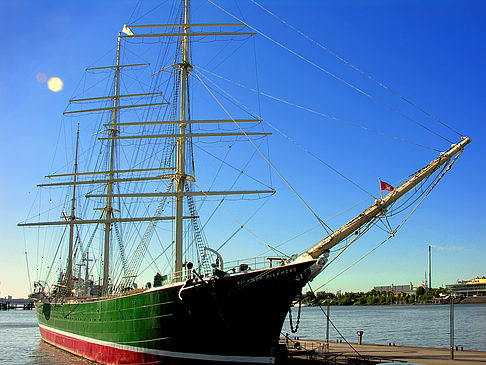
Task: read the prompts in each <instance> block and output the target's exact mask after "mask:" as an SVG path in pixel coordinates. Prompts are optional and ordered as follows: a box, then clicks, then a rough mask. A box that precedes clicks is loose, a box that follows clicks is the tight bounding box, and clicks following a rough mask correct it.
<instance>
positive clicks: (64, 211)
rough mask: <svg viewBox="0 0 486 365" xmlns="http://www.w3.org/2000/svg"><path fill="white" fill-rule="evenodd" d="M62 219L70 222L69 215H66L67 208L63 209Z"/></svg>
mask: <svg viewBox="0 0 486 365" xmlns="http://www.w3.org/2000/svg"><path fill="white" fill-rule="evenodd" d="M62 217H63V218H64V219H65V220H68V216H67V213H66V208H65V207H62Z"/></svg>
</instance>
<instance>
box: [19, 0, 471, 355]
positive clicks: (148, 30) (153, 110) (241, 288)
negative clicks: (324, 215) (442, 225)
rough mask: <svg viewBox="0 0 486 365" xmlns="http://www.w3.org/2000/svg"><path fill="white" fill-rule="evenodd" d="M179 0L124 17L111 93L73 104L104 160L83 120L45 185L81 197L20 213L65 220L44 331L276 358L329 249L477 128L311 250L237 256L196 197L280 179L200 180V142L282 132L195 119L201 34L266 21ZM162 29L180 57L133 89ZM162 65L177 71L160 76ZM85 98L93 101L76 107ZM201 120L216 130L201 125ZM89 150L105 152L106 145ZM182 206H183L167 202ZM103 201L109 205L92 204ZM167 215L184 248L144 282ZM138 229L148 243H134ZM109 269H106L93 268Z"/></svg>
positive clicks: (78, 341) (57, 337)
mask: <svg viewBox="0 0 486 365" xmlns="http://www.w3.org/2000/svg"><path fill="white" fill-rule="evenodd" d="M178 9H179V13H178V17H179V19H180V21H179V22H176V23H174V24H165V25H154V24H152V25H139V24H132V25H128V26H127V25H125V26H124V27H123V30H122V32H120V33H119V35H118V39H117V48H116V62H115V64H114V65H109V66H101V67H92V68H90V69H88V71H93V72H97V71H100V72H105V71H109V72H112V74H113V76H114V78H113V83H112V86H111V88H110V89H111V92H109V93H108V95H106V96H94V97H86V98H78V99H73V100H70V106H71V107H70V108H69V109H68V110H67V111H66V112H65V113H64V114H65V115H66V116H70V115H84V114H86V115H99V116H101V117H100V118H99V120H100V124H99V127H100V130H101V132H100V133H98V134H97V135H96V136H95V138H96V142H97V143H98V144H99V146H100V149H99V151H100V152H99V153H98V154H96V153H94V156H95V157H94V159H97V160H96V162H94V163H93V165H94V166H95V169H93V170H91V171H89V170H87V171H81V170H80V168H79V167H78V165H79V161H78V160H79V158H80V157H81V155H82V153H80V152H79V151H78V150H79V147H78V143H79V127H78V132H77V139H76V149H75V157H74V171H73V172H72V173H62V174H55V175H49V176H47V177H48V178H49V179H53V180H54V179H63V181H59V180H56V181H55V182H52V183H51V182H50V183H47V184H42V185H40V186H42V187H57V188H66V189H67V191H68V192H69V199H68V200H65V201H66V202H67V203H66V205H67V204H69V206H70V208H68V209H66V210H65V211H64V213H62V217H61V219H60V220H59V219H58V220H55V221H45V222H33V223H22V224H20V226H57V227H60V229H61V230H60V231H59V232H60V236H59V237H57V240H58V241H59V246H58V247H57V248H56V249H55V250H54V249H53V253H54V258H53V261H52V262H53V263H52V264H51V266H50V267H49V272H48V275H47V276H48V277H50V278H52V276H53V275H56V277H55V280H54V283H49V281H48V280H45V281H41V280H39V281H36V282H35V290H34V294H33V297H34V298H35V299H36V304H35V307H36V312H37V317H38V322H39V328H40V332H41V337H42V339H43V340H44V341H45V342H47V343H50V344H52V345H54V346H56V347H59V348H61V349H63V350H66V351H69V352H71V353H73V354H76V355H79V356H81V357H84V358H86V359H89V360H91V361H95V362H99V363H107V364H109V363H156V362H159V361H160V362H161V363H164V364H184V363H190V364H193V363H197V362H201V363H204V362H217V363H262V364H263V363H267V364H271V363H274V362H275V359H276V358H277V357H278V354H279V337H280V332H281V329H282V325H283V323H284V320H285V317H286V315H287V313H288V311H289V308H290V307H291V305H292V302H293V301H294V300H295V298H296V297H298V296H299V294H301V291H302V288H303V287H304V286H305V285H306V284H307V283H309V282H310V281H312V280H313V279H314V278H315V277H316V276H317V275H318V274H319V273H320V272H321V271H322V270H323V269H324V268H325V265H326V262H327V260H328V257H329V252H330V250H331V249H332V248H333V247H335V246H336V245H338V244H340V243H342V242H343V241H344V240H346V239H348V238H349V237H354V236H355V235H356V236H360V235H361V234H362V233H364V232H366V231H367V230H368V228H369V227H371V225H372V224H373V223H374V222H376V221H377V220H380V219H382V218H384V217H386V212H387V211H388V210H389V209H390V208H391V207H392V205H393V204H394V203H395V202H396V201H397V200H398V199H400V198H401V197H402V196H404V195H405V194H407V193H408V192H409V191H411V190H412V189H414V188H415V187H417V186H419V185H420V184H422V183H423V182H424V181H425V180H427V179H428V178H429V177H430V176H432V175H433V174H436V173H443V171H447V167H448V166H450V164H451V163H453V162H454V161H455V158H457V156H458V154H460V153H461V152H462V150H463V149H464V147H465V146H466V145H467V144H468V143H469V142H470V139H469V138H467V137H463V138H462V139H461V141H459V142H458V143H457V144H454V145H453V146H452V147H451V148H450V149H449V150H447V151H445V152H442V153H441V154H440V156H439V157H437V158H436V159H434V160H433V161H432V162H430V164H428V165H427V166H426V167H424V168H423V169H421V170H419V171H418V172H416V173H414V174H412V175H411V177H410V178H409V179H408V180H407V181H405V182H404V183H403V184H401V185H400V186H398V187H396V188H395V189H393V190H392V191H391V192H389V193H388V194H387V195H385V196H384V197H381V198H380V199H377V200H376V201H374V203H373V204H372V205H371V206H370V207H369V208H367V209H365V210H364V211H363V212H362V213H360V214H359V215H357V216H356V217H355V218H353V219H352V220H350V221H349V222H348V223H346V224H345V225H344V226H342V227H341V228H339V229H337V230H335V231H333V232H330V233H329V234H328V235H327V236H326V237H324V238H323V239H322V240H320V241H319V242H317V243H316V244H315V245H313V246H312V247H311V248H309V249H308V250H306V251H305V252H303V253H302V254H300V255H295V256H291V257H270V258H264V257H262V258H260V259H258V260H255V259H252V260H250V259H248V260H239V261H237V262H232V263H228V262H224V261H223V257H222V256H221V255H220V253H219V252H218V250H215V249H212V248H210V247H209V245H208V244H207V242H206V239H205V236H204V234H203V229H202V228H203V224H202V223H201V221H200V217H199V215H198V209H197V204H196V201H195V198H202V199H207V198H211V197H215V196H220V197H224V196H248V195H252V196H257V197H261V196H265V195H271V194H274V193H275V190H273V189H272V188H265V189H260V190H221V191H213V190H201V189H198V185H197V183H196V182H197V179H198V177H197V176H196V174H195V171H196V168H195V163H194V159H193V156H194V152H195V151H194V144H193V141H194V140H196V139H197V140H200V139H208V140H214V139H217V140H218V141H222V140H225V139H228V138H235V137H242V138H243V139H246V140H247V141H248V142H249V143H253V142H252V141H253V138H260V137H264V136H266V135H268V134H269V133H266V132H264V131H263V132H262V131H261V130H259V129H258V126H259V125H260V122H261V119H259V118H254V117H251V118H247V119H236V118H233V117H232V116H230V114H229V113H228V117H227V118H226V119H194V118H193V116H192V115H191V109H190V105H191V98H190V93H189V92H190V90H191V88H190V87H189V85H190V82H191V81H190V80H191V78H192V72H193V64H192V56H191V48H190V44H191V40H192V39H195V38H198V37H207V36H251V35H252V34H253V33H251V32H242V31H234V30H229V31H221V29H223V28H230V29H231V28H233V29H234V28H235V27H237V28H238V27H239V28H243V27H244V26H245V24H191V22H190V14H189V13H190V7H189V0H183V1H182V2H181V5H180V6H179V7H178ZM196 29H197V31H196ZM214 29H218V30H219V31H214ZM153 39H170V40H171V41H169V42H168V43H167V44H172V45H174V44H175V45H176V46H175V47H176V57H175V58H174V59H173V64H171V65H168V66H167V65H166V67H163V68H161V69H160V71H158V72H157V73H156V74H154V75H152V77H153V78H154V79H157V82H155V81H154V82H153V84H152V85H150V90H149V92H133V93H122V92H121V89H122V87H121V85H122V81H123V77H122V76H123V75H122V74H125V73H126V72H128V71H129V70H131V69H135V70H140V69H143V67H145V66H146V64H145V63H133V64H125V63H123V62H122V61H121V59H122V57H121V54H122V52H123V50H124V48H123V47H124V46H125V45H126V46H127V47H128V46H130V45H131V43H133V42H135V41H140V40H143V41H146V40H153ZM143 43H144V42H141V43H140V44H142V45H143ZM137 44H138V43H137ZM147 45H148V46H150V45H152V44H151V43H150V42H147ZM161 56H162V54H161ZM164 56H165V55H164ZM161 75H163V76H164V77H165V76H167V77H168V78H169V81H168V82H167V83H163V82H162V81H160V80H162V76H161ZM199 81H200V82H201V83H203V81H202V80H199ZM170 87H172V91H170V92H168V91H167V90H169V88H170ZM163 88H165V90H163ZM161 90H163V91H161ZM167 93H168V94H167ZM167 95H170V97H167ZM142 100H143V101H142ZM100 104H101V105H100ZM77 105H81V106H83V107H82V108H77V109H76V106H77ZM138 110H144V112H137V111H138ZM132 118H133V119H132ZM135 118H137V119H135ZM200 126H211V127H210V128H212V129H209V131H208V129H207V130H203V131H202V132H201V131H200V129H199V128H198V127H200ZM228 127H231V129H229V128H228ZM255 146H256V145H255ZM90 150H92V151H98V150H95V145H92V146H90ZM123 161H126V162H123ZM146 161H148V162H146ZM150 164H151V165H150ZM87 166H88V165H87ZM386 190H391V189H386ZM81 192H82V193H81ZM81 194H83V196H80V195H81ZM134 201H135V202H136V204H135V203H133V202H134ZM147 201H148V203H147ZM144 202H145V203H144ZM169 209H172V212H173V214H172V215H169V214H167V211H168V210H169ZM68 211H69V213H68ZM91 211H92V212H94V214H96V215H97V216H93V217H90V216H89V215H90V214H91V213H90V212H91ZM164 221H169V222H170V225H171V226H173V228H174V232H173V235H172V236H170V237H171V239H172V242H171V243H169V244H168V245H167V247H166V248H165V249H164V251H163V252H162V253H161V255H162V254H166V250H167V249H169V248H170V249H171V250H173V253H174V254H173V270H172V272H171V273H164V272H162V273H160V272H157V270H156V269H152V267H150V270H152V276H153V281H150V282H148V283H147V284H143V285H141V287H138V286H137V285H136V284H135V281H136V280H137V281H138V280H139V278H140V275H141V273H142V271H143V270H142V269H141V264H142V262H144V260H147V254H148V252H149V251H148V245H149V243H150V241H151V240H152V238H153V236H154V234H157V230H156V228H157V225H158V224H164V223H165V222H164ZM96 239H98V240H99V241H100V242H101V246H102V248H101V249H99V250H98V251H97V253H96V252H95V251H96V250H94V249H93V247H94V244H93V242H94V241H95V240H96ZM171 239H169V241H170V240H171ZM66 241H67V242H68V250H67V258H66V261H64V260H61V264H60V265H59V266H60V269H59V270H57V271H56V270H55V269H54V266H55V265H54V262H55V261H56V260H57V261H59V257H60V254H59V251H60V247H61V246H62V245H63V244H64V242H66ZM128 241H133V242H136V244H135V245H134V246H133V248H132V249H131V251H130V252H128V251H127V248H126V247H127V246H128V245H127V244H128ZM114 252H117V253H118V256H119V258H118V259H117V260H115V259H114V254H113V253H114ZM115 261H117V262H115ZM149 261H151V262H153V261H155V259H153V258H150V260H149ZM114 264H115V265H114ZM96 268H99V269H100V275H99V280H96V279H95V275H94V274H93V273H94V271H93V270H95V269H96ZM256 302H257V303H258V305H255V303H256Z"/></svg>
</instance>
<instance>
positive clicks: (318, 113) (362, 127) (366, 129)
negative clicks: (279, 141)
mask: <svg viewBox="0 0 486 365" xmlns="http://www.w3.org/2000/svg"><path fill="white" fill-rule="evenodd" d="M195 67H196V66H195ZM197 68H198V69H200V70H203V71H205V72H207V73H209V74H211V75H213V76H216V77H218V78H220V79H222V80H224V81H227V82H230V83H232V84H234V85H236V86H239V87H242V88H244V89H247V90H250V91H252V92H255V93H258V94H260V95H263V96H266V97H267V98H270V99H273V100H275V101H279V102H281V103H284V104H287V105H290V106H293V107H296V108H298V109H302V110H305V111H307V112H310V113H313V114H316V115H319V116H321V117H324V118H328V119H331V120H334V121H336V122H340V123H344V124H348V125H351V126H353V127H357V128H360V129H362V130H365V131H368V132H373V133H376V134H379V135H381V136H384V137H388V138H391V139H395V140H397V141H401V142H405V143H409V144H412V145H415V146H418V147H422V148H425V149H428V150H432V151H435V152H441V150H438V149H435V148H432V147H427V146H424V145H422V144H419V143H416V142H412V141H408V140H406V139H403V138H400V137H396V136H392V135H390V134H387V133H384V132H380V131H377V130H375V129H371V128H368V127H365V126H362V125H360V124H357V123H354V122H349V121H346V120H344V119H341V118H338V117H334V116H332V115H328V114H325V113H322V112H319V111H317V110H314V109H311V108H308V107H305V106H302V105H299V104H295V103H293V102H291V101H288V100H285V99H281V98H279V97H276V96H273V95H270V94H267V93H264V92H262V91H258V90H255V89H252V88H251V87H248V86H246V85H243V84H240V83H238V82H236V81H233V80H230V79H227V78H225V77H223V76H220V75H218V74H215V73H214V72H211V71H209V70H206V69H204V68H202V67H200V66H198V67H197ZM203 76H204V75H203ZM204 77H205V78H206V79H207V80H209V81H210V82H211V83H212V84H213V85H215V86H216V87H217V88H218V89H220V90H221V88H220V87H219V86H217V85H216V84H214V82H212V81H211V80H210V79H208V78H207V76H204ZM223 92H225V91H224V90H223ZM225 93H226V92H225ZM226 94H227V93H226ZM251 114H253V113H251ZM257 117H259V116H258V115H257ZM259 118H261V117H259ZM261 119H263V118H261ZM265 123H267V124H269V123H268V122H267V121H266V120H265ZM269 125H270V124H269ZM270 126H271V127H272V128H274V127H273V126H272V125H270ZM277 132H279V133H280V131H278V130H277Z"/></svg>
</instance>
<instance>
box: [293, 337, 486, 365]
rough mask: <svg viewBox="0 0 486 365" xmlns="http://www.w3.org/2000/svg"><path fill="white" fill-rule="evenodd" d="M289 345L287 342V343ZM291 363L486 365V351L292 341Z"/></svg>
mask: <svg viewBox="0 0 486 365" xmlns="http://www.w3.org/2000/svg"><path fill="white" fill-rule="evenodd" d="M283 341H284V342H285V340H283ZM287 347H288V348H289V350H290V353H289V355H290V358H293V359H294V361H292V360H290V361H289V364H294V363H295V364H366V365H368V364H380V363H413V364H427V365H446V364H447V365H449V364H461V365H462V364H466V365H467V364H471V365H472V364H476V365H477V364H486V351H468V350H462V351H461V347H460V346H459V347H458V348H457V350H456V349H454V351H453V356H454V359H453V360H452V359H451V350H450V349H438V348H430V347H411V346H393V345H392V346H389V345H376V344H361V345H359V344H357V343H350V344H347V343H344V342H340V343H336V342H330V343H329V344H327V343H326V342H325V341H313V340H292V343H289V344H288V345H287Z"/></svg>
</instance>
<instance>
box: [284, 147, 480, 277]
mask: <svg viewBox="0 0 486 365" xmlns="http://www.w3.org/2000/svg"><path fill="white" fill-rule="evenodd" d="M470 142H471V138H469V137H462V140H461V142H459V143H457V144H454V145H452V147H451V148H450V149H449V150H447V151H445V152H442V153H441V155H440V157H438V158H436V159H435V160H433V161H432V162H430V163H429V164H428V165H427V166H426V167H424V168H423V169H421V170H419V171H418V172H416V173H415V174H414V175H413V176H412V177H411V178H410V179H408V180H407V181H406V182H404V183H403V184H402V185H400V186H398V187H397V188H396V189H394V190H393V191H392V192H390V193H389V194H387V195H386V196H384V197H383V198H381V199H378V200H376V201H375V203H374V204H373V205H372V206H370V207H369V208H368V209H366V210H364V211H363V212H362V213H361V214H359V215H358V216H356V217H355V218H353V219H352V220H351V221H349V222H348V223H346V224H345V225H344V226H342V227H341V228H339V229H338V230H336V231H334V232H333V233H331V234H330V235H328V236H327V237H326V238H324V239H323V240H321V241H319V242H318V243H316V244H315V245H314V246H312V247H311V248H310V249H308V250H307V251H306V252H304V253H303V254H302V255H300V256H298V257H297V258H296V259H295V260H294V261H293V262H301V261H309V260H315V259H318V258H319V257H321V256H322V255H324V256H325V257H327V255H328V252H329V250H330V249H331V248H333V247H334V246H336V245H337V244H339V243H340V242H341V241H343V240H344V239H345V238H346V237H348V236H349V235H351V234H353V233H354V232H356V231H357V230H358V229H359V228H360V227H362V226H364V225H366V224H367V223H369V222H371V221H372V220H373V219H375V218H377V217H378V216H380V215H382V214H384V213H385V211H386V209H387V208H388V207H390V206H391V205H392V204H393V203H395V202H396V201H397V200H398V199H400V198H401V197H402V196H403V195H405V194H406V193H407V192H409V191H410V190H411V189H413V188H414V187H415V186H417V185H418V184H419V183H420V182H421V181H423V180H424V179H426V178H427V177H429V176H430V175H432V174H433V173H434V172H435V171H437V169H438V168H440V167H441V166H442V165H444V164H445V163H447V162H448V161H450V160H451V159H452V158H453V157H454V156H455V155H456V154H458V153H460V152H462V150H463V149H464V147H465V146H466V145H467V144H469V143H470ZM324 264H325V260H320V262H318V264H317V265H318V267H316V268H314V270H313V274H312V278H313V277H315V276H316V275H317V274H318V273H319V272H320V270H322V268H323V266H324Z"/></svg>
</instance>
